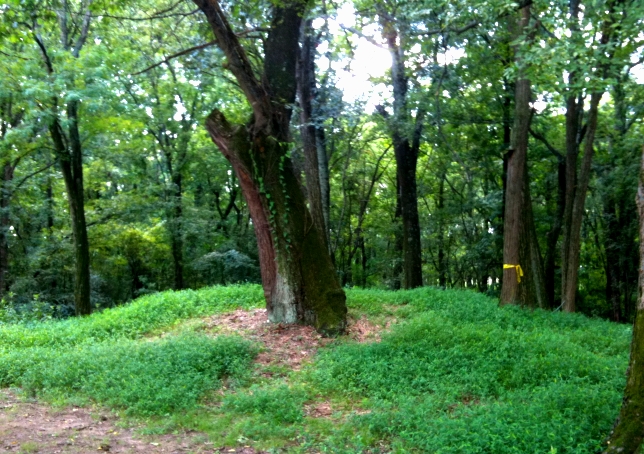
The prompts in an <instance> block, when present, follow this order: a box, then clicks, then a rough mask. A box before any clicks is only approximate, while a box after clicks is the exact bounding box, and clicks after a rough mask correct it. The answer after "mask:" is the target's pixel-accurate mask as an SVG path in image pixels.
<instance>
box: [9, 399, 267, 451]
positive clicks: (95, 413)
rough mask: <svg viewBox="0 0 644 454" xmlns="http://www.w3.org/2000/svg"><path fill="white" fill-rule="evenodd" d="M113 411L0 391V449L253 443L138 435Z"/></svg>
mask: <svg viewBox="0 0 644 454" xmlns="http://www.w3.org/2000/svg"><path fill="white" fill-rule="evenodd" d="M116 423H117V420H116V418H115V417H114V416H112V415H110V413H109V412H106V411H100V410H92V409H89V408H77V407H67V408H52V407H49V406H46V405H43V404H40V403H36V402H24V401H22V400H20V399H18V398H16V396H15V395H14V394H12V393H10V392H9V391H6V390H0V453H21V454H28V453H29V454H30V453H43V454H57V453H64V454H82V453H101V452H109V453H123V454H125V453H150V454H161V453H168V454H169V453H182V454H183V453H185V454H188V453H194V454H205V453H220V452H230V453H243V454H256V453H258V452H259V451H256V450H254V449H252V448H225V447H223V448H222V447H215V446H213V445H212V443H209V442H208V437H207V436H206V435H204V434H199V433H196V432H191V433H184V434H179V435H155V436H140V435H138V434H136V433H135V430H134V429H126V428H121V427H118V426H117V424H116Z"/></svg>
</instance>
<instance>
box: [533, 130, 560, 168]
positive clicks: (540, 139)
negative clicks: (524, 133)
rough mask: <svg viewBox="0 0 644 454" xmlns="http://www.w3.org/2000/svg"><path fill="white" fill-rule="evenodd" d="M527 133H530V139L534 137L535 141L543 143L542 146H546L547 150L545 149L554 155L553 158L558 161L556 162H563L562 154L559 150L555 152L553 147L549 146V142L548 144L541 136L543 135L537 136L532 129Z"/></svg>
mask: <svg viewBox="0 0 644 454" xmlns="http://www.w3.org/2000/svg"><path fill="white" fill-rule="evenodd" d="M529 131H530V135H531V136H532V137H534V138H535V139H537V140H538V141H539V142H541V143H543V144H544V145H545V146H546V148H547V149H548V150H549V151H550V152H551V153H552V154H553V155H555V156H556V157H557V159H558V160H560V161H563V160H564V156H563V154H562V153H561V152H560V151H559V150H557V149H556V148H555V147H553V146H552V145H551V144H550V142H548V139H546V138H545V136H543V135H541V134H539V133H538V132H536V131H535V130H534V129H532V128H530V129H529Z"/></svg>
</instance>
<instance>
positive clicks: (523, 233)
mask: <svg viewBox="0 0 644 454" xmlns="http://www.w3.org/2000/svg"><path fill="white" fill-rule="evenodd" d="M529 22H530V6H529V5H528V6H525V7H523V8H522V9H521V21H520V27H519V30H520V31H525V30H526V29H527V27H528V25H529ZM516 58H517V59H518V60H519V63H520V64H521V62H520V57H519V56H517V57H516ZM522 72H523V71H521V73H522ZM515 90H516V92H515V93H516V94H515V120H514V131H513V138H512V142H513V148H512V149H511V150H510V151H509V152H508V173H507V189H506V198H505V217H504V227H503V234H504V236H503V263H504V266H503V268H504V269H503V286H502V288H501V300H500V304H501V305H506V304H517V305H521V306H527V307H545V306H546V304H547V298H546V294H545V279H544V274H543V265H542V262H541V254H540V252H539V244H538V242H537V238H536V231H535V227H534V219H533V215H532V200H531V198H530V184H529V181H528V165H527V153H528V138H529V128H530V120H531V116H532V114H531V109H530V101H531V96H532V91H531V83H530V80H529V79H527V78H525V76H524V75H523V74H520V75H519V79H518V80H517V81H516V85H515Z"/></svg>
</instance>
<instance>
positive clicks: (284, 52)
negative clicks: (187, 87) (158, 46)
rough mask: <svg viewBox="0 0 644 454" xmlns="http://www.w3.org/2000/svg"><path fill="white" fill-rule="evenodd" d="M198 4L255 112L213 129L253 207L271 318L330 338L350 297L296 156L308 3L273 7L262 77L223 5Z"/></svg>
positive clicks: (213, 122) (213, 119)
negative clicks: (293, 138)
mask: <svg viewBox="0 0 644 454" xmlns="http://www.w3.org/2000/svg"><path fill="white" fill-rule="evenodd" d="M194 2H195V4H196V5H197V6H198V7H199V9H200V10H201V11H202V12H203V13H204V14H205V16H206V18H207V19H208V23H209V25H210V28H211V29H212V31H213V33H214V35H215V37H216V39H217V43H218V46H219V47H220V49H221V50H222V51H223V53H224V54H225V56H226V59H227V65H228V68H229V69H230V71H231V72H232V74H233V75H234V77H235V79H236V80H237V83H238V84H239V86H240V88H241V90H242V91H243V92H244V95H245V97H246V99H247V100H248V103H249V104H250V106H251V109H252V112H253V118H252V119H251V120H250V121H249V123H248V124H246V125H232V124H230V123H229V121H228V120H227V119H226V117H225V116H224V114H223V113H222V112H220V111H218V110H214V111H213V112H212V113H211V114H210V116H209V118H208V120H207V122H206V128H207V130H208V132H209V133H210V135H211V137H212V139H213V141H214V142H215V143H216V144H217V146H218V147H219V149H220V151H221V152H222V153H223V154H224V155H225V156H226V158H227V159H228V160H229V161H230V163H231V164H232V166H233V168H234V169H235V173H236V174H237V178H238V179H239V182H240V185H241V188H242V191H243V193H244V196H245V198H246V201H247V203H248V206H249V209H250V213H251V217H252V219H253V226H254V228H255V234H256V236H257V244H258V249H259V255H260V268H261V273H262V283H263V287H264V294H265V297H266V302H267V309H268V314H269V318H270V320H271V321H273V322H287V323H294V322H300V323H306V324H310V325H313V326H315V327H316V329H318V330H319V331H321V332H324V333H327V334H335V333H340V332H343V331H344V328H345V326H346V312H347V309H346V303H345V299H346V297H345V295H344V292H343V291H342V288H341V287H340V285H339V282H338V279H337V277H336V274H335V270H334V268H333V264H332V262H331V258H330V257H329V255H328V253H327V248H326V245H325V242H324V238H323V234H322V232H320V231H319V229H318V227H317V226H316V224H315V223H314V222H313V219H312V217H311V214H310V212H309V210H308V208H307V207H306V203H305V199H304V195H303V193H302V190H301V188H300V186H299V183H298V181H297V178H296V176H295V172H294V170H293V164H292V161H291V159H290V157H289V152H290V149H291V143H290V133H289V123H290V118H291V107H290V106H291V104H292V103H293V101H294V99H295V92H296V63H297V58H298V39H299V33H300V27H301V21H302V16H303V14H304V13H305V11H306V7H307V3H308V2H305V1H302V0H293V1H286V2H283V3H281V4H279V5H275V6H273V7H272V18H271V24H270V28H269V31H268V33H267V36H266V44H265V46H264V58H263V68H262V70H261V71H262V72H261V77H258V76H257V73H256V71H255V68H254V67H253V65H252V64H251V60H250V59H249V57H248V55H247V53H246V50H245V49H244V47H242V45H241V43H240V41H239V39H238V37H237V35H236V34H235V33H234V31H233V29H232V28H231V25H230V23H229V21H228V18H227V17H226V15H225V13H224V12H223V10H222V8H221V5H220V4H219V2H218V1H217V0H194Z"/></svg>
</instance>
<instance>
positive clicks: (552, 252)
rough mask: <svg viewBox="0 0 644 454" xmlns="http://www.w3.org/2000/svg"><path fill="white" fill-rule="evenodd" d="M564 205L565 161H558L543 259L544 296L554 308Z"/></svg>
mask: <svg viewBox="0 0 644 454" xmlns="http://www.w3.org/2000/svg"><path fill="white" fill-rule="evenodd" d="M565 204H566V161H565V159H559V161H558V163H557V211H556V213H555V216H554V222H553V223H552V227H551V228H550V231H549V232H548V235H547V238H546V258H545V270H544V274H545V280H546V295H547V297H548V302H549V304H550V307H552V308H555V307H556V301H557V300H556V298H555V289H556V285H555V273H556V270H557V264H556V259H557V243H558V242H559V237H560V236H561V229H562V226H563V216H564V210H565Z"/></svg>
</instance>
